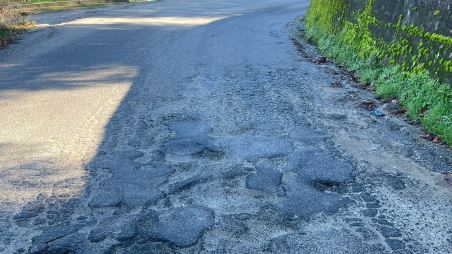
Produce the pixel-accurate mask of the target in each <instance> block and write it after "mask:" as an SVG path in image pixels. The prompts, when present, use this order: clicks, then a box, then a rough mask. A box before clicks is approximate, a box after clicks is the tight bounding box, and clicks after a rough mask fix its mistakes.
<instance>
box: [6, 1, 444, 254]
mask: <svg viewBox="0 0 452 254" xmlns="http://www.w3.org/2000/svg"><path fill="white" fill-rule="evenodd" d="M308 6H309V1H304V0H279V1H270V0H262V1H252V0H229V1H226V0H210V1H205V0H185V1H182V0H174V1H172V0H166V1H159V2H155V3H142V4H118V5H112V6H109V7H105V8H98V9H82V10H75V11H69V12H60V13H53V14H45V15H40V16H36V17H35V20H36V22H37V23H38V26H37V27H38V28H37V29H35V30H34V31H32V32H30V33H27V34H25V35H24V36H23V38H22V39H21V40H20V41H19V42H18V43H17V44H14V45H11V46H10V47H8V48H6V49H2V50H0V77H1V79H0V119H1V120H0V253H450V250H452V226H451V221H452V209H451V208H452V198H451V197H452V195H451V192H452V185H450V184H448V183H447V182H446V181H445V180H444V179H443V175H442V173H444V172H452V156H451V152H450V150H448V149H447V148H446V147H444V146H442V145H438V144H433V143H429V142H428V141H426V140H423V139H422V138H420V133H421V130H420V129H419V127H418V126H416V125H412V124H409V123H408V122H407V121H406V119H404V118H403V117H400V116H395V115H393V114H392V113H391V111H390V109H389V106H390V105H388V103H383V102H378V101H377V100H376V99H375V98H374V97H373V95H372V94H371V93H370V92H369V91H367V90H362V89H360V88H359V86H358V84H356V82H355V81H354V80H353V79H352V78H351V77H350V75H349V74H348V73H347V72H345V71H344V70H343V69H341V68H338V67H337V66H335V65H334V64H332V63H330V62H326V63H322V64H315V63H313V61H312V59H315V58H316V57H318V56H319V55H320V54H319V52H317V51H316V49H315V48H314V47H312V46H311V45H309V44H307V43H306V42H304V41H303V39H302V33H303V24H302V20H300V19H299V18H298V17H299V16H302V15H304V14H305V13H306V11H307V8H308ZM369 100H372V101H374V103H375V104H376V107H377V108H378V109H379V110H381V112H383V113H382V114H379V115H378V116H376V115H373V114H372V113H371V112H370V111H369V110H367V109H366V108H365V107H363V106H362V104H363V101H369Z"/></svg>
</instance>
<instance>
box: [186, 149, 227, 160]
mask: <svg viewBox="0 0 452 254" xmlns="http://www.w3.org/2000/svg"><path fill="white" fill-rule="evenodd" d="M193 157H197V158H207V159H210V160H221V159H222V158H223V157H224V152H223V151H218V150H214V149H211V148H208V147H205V148H204V149H202V150H201V151H200V152H198V153H195V154H193Z"/></svg>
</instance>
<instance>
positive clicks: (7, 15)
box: [0, 8, 32, 48]
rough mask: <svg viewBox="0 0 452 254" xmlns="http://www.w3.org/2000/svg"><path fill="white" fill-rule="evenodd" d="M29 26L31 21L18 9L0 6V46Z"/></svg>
mask: <svg viewBox="0 0 452 254" xmlns="http://www.w3.org/2000/svg"><path fill="white" fill-rule="evenodd" d="M30 26H32V23H31V22H30V21H29V20H28V19H27V18H26V17H24V15H23V14H22V13H20V11H19V10H17V9H15V8H0V48H1V47H4V46H6V45H7V44H8V43H9V42H11V40H12V39H13V38H14V37H15V36H17V35H18V34H19V33H21V32H22V31H24V30H25V29H27V28H29V27H30Z"/></svg>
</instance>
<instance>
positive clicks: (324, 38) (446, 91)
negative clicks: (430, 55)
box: [306, 28, 452, 146]
mask: <svg viewBox="0 0 452 254" xmlns="http://www.w3.org/2000/svg"><path fill="white" fill-rule="evenodd" d="M306 37H307V39H308V40H310V41H313V42H314V43H316V45H317V46H318V48H319V49H320V50H321V51H322V52H323V53H324V54H325V56H326V57H328V58H329V59H332V60H333V61H335V62H336V63H338V64H342V65H344V66H346V67H347V68H348V69H349V70H350V71H353V72H355V73H356V75H357V77H358V78H359V79H360V81H361V82H364V83H367V84H371V85H372V86H374V88H375V91H376V94H377V95H378V96H380V97H382V98H384V99H387V100H389V99H397V100H398V101H399V102H400V103H401V104H402V105H403V106H404V107H405V108H406V110H407V114H408V116H409V117H410V118H411V119H413V120H415V121H418V122H420V123H421V124H422V125H423V127H424V128H425V129H426V130H427V131H428V132H430V133H432V134H434V135H437V136H440V137H441V138H442V139H443V140H444V141H445V142H446V143H447V144H448V145H449V146H452V85H451V84H440V83H439V82H438V81H437V80H436V79H433V78H431V76H430V75H429V73H428V72H427V71H422V72H418V73H413V72H409V71H403V70H402V68H401V66H399V65H397V64H386V63H382V62H381V61H378V60H377V59H378V58H377V57H376V56H375V57H367V58H365V59H363V58H362V57H360V56H359V54H358V52H357V51H356V49H354V48H352V47H351V46H350V45H347V44H346V43H343V42H342V41H341V40H340V39H339V38H338V35H337V34H333V33H328V34H327V33H324V32H322V31H320V30H319V29H316V28H310V29H308V30H307V31H306Z"/></svg>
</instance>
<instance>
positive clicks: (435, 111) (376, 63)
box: [306, 0, 452, 145]
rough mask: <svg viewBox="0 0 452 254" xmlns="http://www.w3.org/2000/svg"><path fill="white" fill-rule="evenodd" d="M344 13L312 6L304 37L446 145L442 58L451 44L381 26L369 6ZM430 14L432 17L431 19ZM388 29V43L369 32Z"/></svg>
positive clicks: (451, 64) (327, 1) (337, 7)
mask: <svg viewBox="0 0 452 254" xmlns="http://www.w3.org/2000/svg"><path fill="white" fill-rule="evenodd" d="M375 1H376V0H367V2H366V5H365V8H363V9H362V10H359V11H357V12H356V13H347V11H346V10H348V9H349V8H348V4H347V3H348V2H347V1H346V0H313V1H312V2H311V7H310V9H309V12H308V15H307V17H306V37H307V38H308V39H309V40H311V41H313V42H315V43H316V44H317V45H318V47H319V49H320V50H322V51H323V52H324V53H325V55H326V56H327V57H328V58H330V59H333V60H334V61H336V62H338V63H340V64H343V65H345V66H347V68H349V69H350V70H351V71H354V72H355V73H356V74H357V76H358V77H359V79H360V80H361V81H362V82H364V83H367V84H371V85H373V86H374V87H375V89H376V93H377V95H379V96H381V97H383V98H385V99H398V100H399V101H400V103H401V104H402V105H403V106H404V107H405V108H406V109H407V112H408V116H409V117H410V118H412V119H413V120H417V121H420V122H421V123H422V124H423V126H424V127H425V129H426V130H427V131H429V132H431V133H433V134H435V135H439V136H441V137H442V138H443V140H444V141H445V142H446V143H448V144H449V145H452V85H451V84H449V83H444V82H443V81H440V80H447V79H442V78H443V77H450V75H451V73H452V61H451V60H450V59H447V57H444V58H443V57H442V56H444V55H447V54H445V53H447V52H450V49H451V48H452V38H451V37H447V36H443V35H440V34H435V33H430V32H427V31H426V30H425V29H424V28H422V27H417V26H414V25H412V24H410V25H406V24H402V19H403V17H400V18H399V22H397V24H392V23H384V22H383V21H380V20H378V19H377V18H375V15H374V13H373V5H374V2H375ZM437 15H439V14H437V13H436V12H435V16H437ZM378 27H379V28H382V27H383V28H384V29H393V34H394V36H393V40H392V41H390V42H387V41H384V40H383V39H381V38H379V37H378V36H377V35H376V33H375V32H373V31H374V30H372V28H378Z"/></svg>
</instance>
